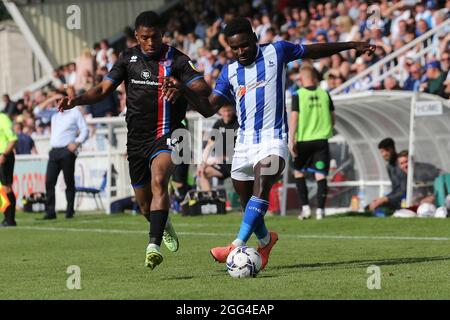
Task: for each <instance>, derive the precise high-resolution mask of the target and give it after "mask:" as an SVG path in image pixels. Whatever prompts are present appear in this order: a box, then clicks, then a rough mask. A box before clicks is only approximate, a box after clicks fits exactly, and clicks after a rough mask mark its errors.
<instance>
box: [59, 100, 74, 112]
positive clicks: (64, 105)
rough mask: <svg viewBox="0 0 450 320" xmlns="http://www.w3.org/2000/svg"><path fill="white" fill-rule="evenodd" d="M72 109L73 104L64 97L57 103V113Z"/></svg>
mask: <svg viewBox="0 0 450 320" xmlns="http://www.w3.org/2000/svg"><path fill="white" fill-rule="evenodd" d="M73 107H75V104H74V103H73V99H72V98H69V97H64V98H62V99H61V100H59V101H58V106H57V109H58V111H59V112H64V110H68V109H72V108H73Z"/></svg>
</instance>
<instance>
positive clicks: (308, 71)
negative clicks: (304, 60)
mask: <svg viewBox="0 0 450 320" xmlns="http://www.w3.org/2000/svg"><path fill="white" fill-rule="evenodd" d="M300 73H306V74H308V75H309V76H310V77H311V78H312V79H313V80H315V81H319V76H318V72H317V70H316V69H314V67H313V66H311V65H304V66H302V67H301V68H300Z"/></svg>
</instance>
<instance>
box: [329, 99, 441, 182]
mask: <svg viewBox="0 0 450 320" xmlns="http://www.w3.org/2000/svg"><path fill="white" fill-rule="evenodd" d="M412 97H413V92H410V91H385V90H381V91H366V92H361V93H353V94H343V95H337V96H333V101H334V104H335V106H336V117H337V121H336V130H337V131H338V132H339V133H340V134H342V135H343V136H344V137H345V139H346V141H347V142H348V144H349V147H350V148H351V150H352V153H353V156H354V158H355V165H356V168H355V169H356V170H357V173H358V179H359V180H381V179H388V177H387V173H386V169H385V167H386V164H385V163H384V161H383V159H382V158H381V157H380V155H379V151H378V147H377V145H378V142H379V141H380V140H381V139H383V138H386V137H392V138H393V139H394V140H395V141H396V146H397V151H400V150H402V149H408V141H409V123H410V110H411V100H412ZM417 101H441V102H442V103H443V105H444V114H443V115H441V116H426V117H419V118H416V121H415V138H416V144H415V160H416V161H421V162H428V163H432V164H434V165H435V166H437V167H438V168H440V169H442V170H445V171H447V172H450V158H449V157H448V155H449V154H450V138H449V137H450V102H449V101H448V100H444V99H442V98H440V97H438V96H436V95H431V94H426V93H419V95H418V99H417Z"/></svg>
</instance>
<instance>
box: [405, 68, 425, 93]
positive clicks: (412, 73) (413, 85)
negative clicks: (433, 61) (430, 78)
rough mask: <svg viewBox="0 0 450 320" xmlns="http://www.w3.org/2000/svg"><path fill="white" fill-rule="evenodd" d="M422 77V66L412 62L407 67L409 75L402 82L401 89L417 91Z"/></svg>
mask: <svg viewBox="0 0 450 320" xmlns="http://www.w3.org/2000/svg"><path fill="white" fill-rule="evenodd" d="M421 79H422V67H421V66H420V64H419V63H414V64H412V65H411V67H410V68H409V76H408V79H406V81H405V83H404V84H403V90H409V91H417V90H419V88H420V84H421Z"/></svg>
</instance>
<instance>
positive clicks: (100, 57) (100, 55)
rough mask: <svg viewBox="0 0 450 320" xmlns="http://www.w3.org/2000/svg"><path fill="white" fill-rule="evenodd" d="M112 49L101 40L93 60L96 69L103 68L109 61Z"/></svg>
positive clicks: (106, 41) (105, 41)
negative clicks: (95, 62) (95, 63)
mask: <svg viewBox="0 0 450 320" xmlns="http://www.w3.org/2000/svg"><path fill="white" fill-rule="evenodd" d="M112 53H113V49H112V48H110V47H109V43H108V40H106V39H103V40H102V41H100V50H99V51H98V52H97V56H96V58H95V60H96V61H97V67H105V66H106V65H107V64H108V62H109V61H110V59H111V54H112Z"/></svg>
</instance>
